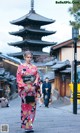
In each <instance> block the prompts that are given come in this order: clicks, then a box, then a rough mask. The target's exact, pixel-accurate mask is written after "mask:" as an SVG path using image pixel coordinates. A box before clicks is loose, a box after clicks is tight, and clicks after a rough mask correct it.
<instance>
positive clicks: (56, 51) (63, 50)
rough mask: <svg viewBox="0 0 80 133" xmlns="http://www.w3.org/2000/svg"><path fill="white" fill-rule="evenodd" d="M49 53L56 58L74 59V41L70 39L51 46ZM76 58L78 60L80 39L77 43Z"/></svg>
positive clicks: (79, 56) (79, 58)
mask: <svg viewBox="0 0 80 133" xmlns="http://www.w3.org/2000/svg"><path fill="white" fill-rule="evenodd" d="M51 54H52V55H53V56H55V57H56V58H57V59H58V60H61V61H65V60H69V61H70V62H72V61H73V60H74V42H73V40H72V39H70V40H67V41H65V42H62V43H59V44H57V45H54V46H52V47H51ZM77 60H78V61H80V40H78V43H77Z"/></svg>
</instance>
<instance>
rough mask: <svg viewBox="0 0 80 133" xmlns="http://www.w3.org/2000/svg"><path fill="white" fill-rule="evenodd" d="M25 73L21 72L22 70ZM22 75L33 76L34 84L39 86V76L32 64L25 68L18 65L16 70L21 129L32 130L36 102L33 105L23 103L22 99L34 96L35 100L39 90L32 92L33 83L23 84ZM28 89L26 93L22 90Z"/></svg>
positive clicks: (23, 65)
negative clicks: (19, 98)
mask: <svg viewBox="0 0 80 133" xmlns="http://www.w3.org/2000/svg"><path fill="white" fill-rule="evenodd" d="M24 69H25V70H26V71H23V70H24ZM24 75H34V76H35V77H36V79H35V81H34V83H35V84H36V85H38V86H39V80H40V77H39V74H38V71H37V67H36V66H35V65H33V64H30V66H29V67H28V66H26V65H25V64H22V65H19V67H18V70H17V83H18V93H19V95H20V97H21V101H22V103H21V128H24V129H32V124H33V121H34V117H35V112H36V102H33V103H29V104H27V103H25V102H24V99H25V96H35V99H37V93H38V92H39V90H38V91H37V92H36V91H35V90H34V91H32V89H31V88H32V87H33V84H34V83H32V82H31V83H27V84H26V83H24V82H23V79H22V76H24ZM25 86H26V88H28V91H27V92H26V90H25V89H24V87H25Z"/></svg>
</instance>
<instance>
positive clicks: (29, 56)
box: [25, 54, 32, 63]
mask: <svg viewBox="0 0 80 133" xmlns="http://www.w3.org/2000/svg"><path fill="white" fill-rule="evenodd" d="M25 60H26V62H27V63H30V62H31V60H32V55H31V54H28V55H26V57H25Z"/></svg>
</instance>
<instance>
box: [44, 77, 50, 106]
mask: <svg viewBox="0 0 80 133" xmlns="http://www.w3.org/2000/svg"><path fill="white" fill-rule="evenodd" d="M42 93H43V99H44V105H45V107H49V99H50V96H51V83H50V82H49V78H48V77H46V79H45V81H44V82H43V85H42Z"/></svg>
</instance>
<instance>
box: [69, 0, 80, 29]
mask: <svg viewBox="0 0 80 133" xmlns="http://www.w3.org/2000/svg"><path fill="white" fill-rule="evenodd" d="M69 12H70V14H71V15H73V17H74V21H70V24H71V25H72V26H73V27H76V28H80V0H74V1H73V6H72V7H70V8H69Z"/></svg>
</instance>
